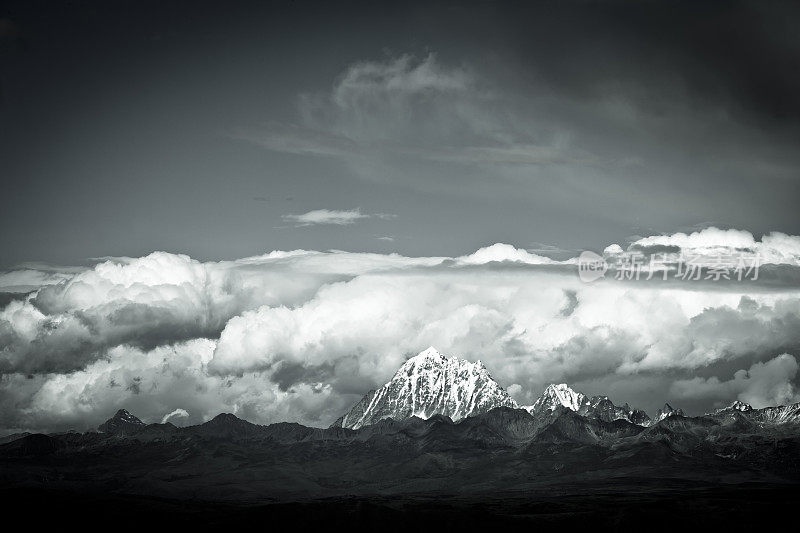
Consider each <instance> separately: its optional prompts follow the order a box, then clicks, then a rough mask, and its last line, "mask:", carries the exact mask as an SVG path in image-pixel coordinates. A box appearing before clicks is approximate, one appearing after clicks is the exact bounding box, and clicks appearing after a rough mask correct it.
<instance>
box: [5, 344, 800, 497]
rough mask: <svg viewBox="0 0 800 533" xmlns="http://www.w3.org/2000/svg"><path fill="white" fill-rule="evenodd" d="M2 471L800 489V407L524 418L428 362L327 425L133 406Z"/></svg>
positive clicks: (367, 485)
mask: <svg viewBox="0 0 800 533" xmlns="http://www.w3.org/2000/svg"><path fill="white" fill-rule="evenodd" d="M0 472H2V476H0V488H14V487H21V486H25V487H30V486H46V487H48V488H50V489H52V488H67V489H71V490H93V491H102V492H108V493H114V494H139V495H148V496H161V497H179V498H193V499H199V500H204V499H210V500H217V501H219V500H225V501H228V500H235V501H254V500H259V501H260V500H261V499H264V498H267V499H270V498H272V499H297V498H308V497H315V498H316V497H329V496H330V497H345V496H347V495H358V494H361V495H365V494H382V495H387V494H410V493H420V492H423V493H426V494H436V493H453V492H458V493H459V494H462V493H463V494H490V493H491V494H494V493H497V492H498V491H502V492H504V493H506V492H520V491H522V492H526V491H531V490H544V487H551V488H552V487H553V486H557V485H558V486H561V485H564V484H572V485H575V484H586V483H594V484H597V483H600V482H601V481H600V480H605V481H602V482H603V483H606V482H608V480H612V479H613V480H631V479H635V480H638V481H636V483H637V486H639V485H640V484H641V483H645V482H647V483H655V484H663V483H664V481H663V480H664V479H680V480H690V481H692V482H701V481H702V482H704V483H706V482H714V483H719V482H720V480H723V479H724V480H725V482H726V483H728V482H735V483H744V482H754V481H757V482H764V481H765V480H769V481H771V482H780V483H797V482H798V481H800V403H798V404H793V405H787V406H778V407H766V408H763V409H756V408H753V407H752V406H750V405H747V404H745V403H742V402H739V401H736V402H733V403H732V404H731V405H730V406H728V407H726V408H723V409H718V410H716V411H714V412H711V413H707V414H705V415H702V416H694V417H692V416H686V414H685V413H684V412H683V411H681V410H680V409H674V408H672V407H671V406H669V405H665V406H664V407H663V408H662V409H661V410H660V411H659V412H658V414H657V415H656V416H655V417H653V418H650V417H648V415H647V414H646V413H644V412H643V411H641V410H639V409H635V408H632V407H630V406H628V405H627V404H624V405H621V406H617V405H615V404H614V403H613V402H611V400H610V399H609V398H607V397H605V396H593V397H587V396H586V395H584V394H582V393H580V392H576V391H574V390H572V389H571V388H570V387H569V386H567V385H566V384H554V385H550V386H548V387H547V388H546V389H545V390H544V392H543V393H542V395H541V396H540V397H539V398H538V399H537V400H536V401H535V402H534V403H533V404H532V405H529V406H520V405H517V403H516V402H515V401H514V399H513V398H511V397H510V396H509V394H508V393H507V392H506V391H505V390H504V389H503V388H502V387H501V386H500V385H499V384H497V383H496V382H495V381H494V380H493V379H492V378H491V376H490V374H489V372H488V371H487V369H486V368H485V367H484V365H483V364H481V363H480V362H476V363H470V362H467V361H463V360H460V359H458V358H454V357H446V356H443V355H442V354H440V353H438V352H436V351H435V350H432V349H429V350H426V351H424V352H422V353H421V354H419V355H418V356H416V357H413V358H411V359H409V360H408V361H406V363H404V364H403V365H402V366H401V367H400V369H399V370H398V371H397V372H396V373H395V375H394V376H393V377H392V379H391V380H390V381H389V382H388V383H386V384H385V385H384V386H383V387H381V388H379V389H377V390H376V391H372V392H370V393H368V394H367V395H366V396H365V397H364V398H363V399H362V400H360V401H359V402H357V403H356V405H355V406H354V407H353V408H352V409H351V410H350V411H349V412H347V413H346V414H344V415H343V416H342V417H341V418H340V419H339V420H338V421H337V422H336V423H334V424H333V425H332V426H331V427H329V428H312V427H306V426H303V425H300V424H296V423H288V422H281V423H275V424H270V425H258V424H253V423H250V422H248V421H245V420H242V419H240V418H238V417H236V416H235V415H233V414H220V415H218V416H216V417H214V418H213V419H211V420H209V421H207V422H205V423H203V424H199V425H195V426H188V427H176V426H175V425H173V424H171V423H169V422H167V423H163V424H145V423H144V422H142V421H141V420H139V419H138V418H137V417H136V416H135V415H133V414H131V413H130V412H128V411H126V410H124V409H122V410H119V411H118V412H117V413H116V414H115V415H114V416H112V417H111V418H110V419H109V420H108V421H106V422H104V423H103V424H101V425H100V426H99V428H98V431H95V432H87V433H77V432H68V433H58V434H48V435H45V434H19V435H15V436H8V437H5V438H3V439H2V440H0ZM642 480H645V481H642ZM647 480H649V481H647ZM659 486H660V485H659ZM548 490H549V489H548Z"/></svg>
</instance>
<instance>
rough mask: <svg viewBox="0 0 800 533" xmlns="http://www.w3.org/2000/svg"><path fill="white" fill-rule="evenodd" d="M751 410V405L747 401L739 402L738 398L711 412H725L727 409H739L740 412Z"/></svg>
mask: <svg viewBox="0 0 800 533" xmlns="http://www.w3.org/2000/svg"><path fill="white" fill-rule="evenodd" d="M752 410H753V407H752V406H751V405H750V404H749V403H744V402H740V401H739V400H736V401H735V402H733V403H732V404H730V405H729V406H727V407H722V408H720V409H717V410H716V411H714V412H713V413H712V414H720V413H725V412H728V411H739V412H741V413H749V412H750V411H752Z"/></svg>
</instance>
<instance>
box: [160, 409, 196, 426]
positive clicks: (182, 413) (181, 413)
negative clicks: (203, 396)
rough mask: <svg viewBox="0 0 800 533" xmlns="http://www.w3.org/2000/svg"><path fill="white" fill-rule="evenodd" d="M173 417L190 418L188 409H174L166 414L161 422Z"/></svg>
mask: <svg viewBox="0 0 800 533" xmlns="http://www.w3.org/2000/svg"><path fill="white" fill-rule="evenodd" d="M171 418H189V413H188V412H187V411H186V409H181V408H178V409H175V410H174V411H172V412H170V413H167V414H166V415H164V418H162V419H161V423H162V424H166V423H167V422H169V420H170V419H171Z"/></svg>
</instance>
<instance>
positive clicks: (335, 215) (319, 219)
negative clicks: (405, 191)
mask: <svg viewBox="0 0 800 533" xmlns="http://www.w3.org/2000/svg"><path fill="white" fill-rule="evenodd" d="M282 218H283V219H284V220H286V221H288V222H294V223H296V224H297V227H304V226H315V225H335V226H349V225H350V224H355V223H356V222H358V221H359V220H364V219H367V218H381V219H388V218H394V215H390V214H386V213H374V214H366V213H362V212H361V209H350V210H344V211H336V210H332V209H315V210H313V211H309V212H307V213H303V214H302V215H283V217H282Z"/></svg>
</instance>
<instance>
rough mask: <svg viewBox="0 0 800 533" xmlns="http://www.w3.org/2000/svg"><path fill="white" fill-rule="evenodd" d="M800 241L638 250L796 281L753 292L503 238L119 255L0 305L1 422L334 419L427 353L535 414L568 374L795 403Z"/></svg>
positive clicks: (716, 239) (778, 237) (640, 390)
mask: <svg viewBox="0 0 800 533" xmlns="http://www.w3.org/2000/svg"><path fill="white" fill-rule="evenodd" d="M798 243H800V238H799V237H796V236H789V235H783V234H778V233H772V234H769V235H767V236H765V237H764V238H762V239H761V240H755V239H754V238H753V236H752V235H750V234H749V233H747V232H735V231H733V232H732V231H725V232H723V231H721V230H717V229H716V228H710V229H707V230H704V231H703V232H699V233H698V234H696V236H695V234H692V235H688V236H687V235H683V234H676V235H671V236H656V237H650V238H642V239H639V240H637V241H634V243H632V245H637V246H656V245H658V246H673V247H678V248H680V249H681V250H683V249H686V248H692V249H710V248H713V249H714V253H717V252H718V251H719V248H720V247H726V250H727V251H729V252H731V253H733V252H735V251H736V250H737V249H740V248H748V249H750V248H756V249H760V250H762V251H765V256H766V257H767V262H766V267H769V266H772V267H775V268H777V267H780V268H781V269H783V270H782V271H789V272H792V273H794V274H792V275H782V276H779V277H773V278H770V279H768V278H767V277H764V278H763V279H762V280H759V281H758V282H752V283H737V282H734V281H728V282H725V281H720V282H713V281H703V282H700V283H689V282H683V281H681V280H679V279H677V280H669V281H661V280H653V281H651V282H646V283H645V282H632V281H619V280H615V279H613V278H611V279H608V278H606V279H602V280H599V281H597V282H594V283H583V282H581V281H580V279H579V277H578V275H577V270H576V266H575V261H574V260H567V261H554V260H552V259H549V258H546V257H542V256H538V255H536V254H535V253H532V252H529V251H527V250H524V249H520V248H516V247H514V246H511V245H508V244H494V245H492V246H488V247H486V248H482V249H480V250H477V251H476V252H474V253H472V254H469V255H465V256H460V257H405V256H401V255H398V254H369V253H349V252H342V251H331V252H316V251H306V250H294V251H275V252H271V253H268V254H264V255H261V256H255V257H248V258H243V259H238V260H235V261H220V262H200V261H197V260H195V259H192V258H190V257H188V256H185V255H180V254H170V253H165V252H155V253H152V254H149V255H147V256H144V257H139V258H113V259H108V260H104V261H102V262H99V263H97V264H95V265H94V266H92V267H90V268H87V269H74V270H65V271H64V272H61V273H60V274H59V275H58V277H59V278H60V279H56V280H51V279H50V278H46V279H45V278H41V285H39V286H38V287H36V288H35V289H34V290H33V291H32V292H30V293H16V296H14V297H13V299H12V301H10V302H9V303H7V304H6V305H5V306H4V307H2V308H0V428H2V430H3V431H4V432H9V431H13V430H16V429H23V428H24V429H38V430H53V429H68V428H77V429H85V428H87V427H91V426H94V425H96V424H97V423H99V422H101V421H102V420H104V419H105V418H107V417H108V416H110V414H113V412H114V411H115V410H116V409H118V408H122V407H124V408H127V409H129V410H131V411H132V412H134V413H135V414H136V415H137V416H139V417H140V418H142V419H143V420H145V421H147V422H156V421H160V420H163V419H166V420H169V421H171V422H173V423H176V424H190V423H198V422H202V421H204V420H207V419H209V418H210V417H213V416H214V415H216V414H218V413H219V412H223V411H228V412H234V413H236V414H237V415H239V416H242V417H244V418H247V419H249V420H252V421H254V422H260V423H268V422H276V421H281V420H290V421H297V422H301V423H305V424H310V425H316V426H324V425H327V424H329V423H330V422H332V421H333V420H334V419H335V418H337V417H338V416H339V415H340V414H341V413H342V412H343V411H344V410H346V409H347V408H348V407H349V406H350V405H351V404H352V403H353V402H354V401H355V400H356V399H357V398H358V397H359V396H360V395H361V394H363V393H364V392H366V391H367V390H368V389H370V388H374V387H376V386H379V385H381V384H382V383H384V382H385V381H386V380H387V379H388V378H389V377H390V376H391V375H392V374H393V373H394V371H395V370H396V368H397V367H398V366H399V365H400V364H402V362H403V361H404V360H405V359H406V358H408V357H409V356H411V355H414V354H416V353H417V352H419V351H420V350H422V349H424V348H426V347H428V346H431V345H433V346H436V347H437V348H438V349H439V350H440V351H442V352H444V353H448V354H454V355H459V356H461V357H465V358H467V359H470V360H477V359H481V360H482V361H483V362H484V363H485V364H486V365H487V367H488V368H489V369H490V370H491V372H492V374H493V376H494V377H495V378H496V379H497V380H498V382H499V383H500V384H501V385H504V386H506V387H507V388H508V389H509V390H510V391H513V394H514V396H515V397H516V399H517V400H518V401H520V402H521V403H530V402H531V401H532V400H533V399H534V398H535V397H536V396H537V395H538V394H539V393H540V392H541V390H542V388H543V387H544V386H546V385H547V384H548V383H551V382H562V381H566V382H569V383H571V384H573V385H575V386H576V387H578V388H580V389H581V390H584V391H586V392H587V393H591V394H598V393H602V394H609V395H610V396H611V397H612V399H614V400H619V401H629V402H631V403H633V404H637V405H640V406H642V407H644V408H645V409H649V410H651V411H653V410H654V409H655V408H657V407H658V404H659V403H660V402H663V401H670V402H672V403H674V404H678V405H679V406H681V407H684V408H685V409H687V410H688V411H689V412H694V413H698V412H702V411H704V410H709V409H712V408H714V407H716V406H719V405H721V404H723V403H725V402H727V401H730V400H732V399H736V398H738V399H741V400H744V401H748V402H749V403H752V404H753V405H754V406H764V405H767V404H770V403H783V402H790V401H797V400H798V399H800V398H798V393H797V390H798V389H797V377H798V376H797V361H796V358H795V356H796V355H797V354H798V350H800V286H798V284H797V283H796V281H794V280H796V279H797V276H796V271H797V270H798V269H800V267H799V266H797V263H796V257H797V255H796V254H797V246H798ZM620 250H622V248H621V247H620ZM767 252H768V253H767ZM770 261H773V262H774V264H773V263H770ZM19 275H20V274H15V273H14V272H9V273H5V274H3V275H2V276H0V279H12V280H15V279H18V277H19ZM25 276H26V279H30V280H36V279H40V278H37V276H35V275H34V276H31V275H27V274H25ZM51 281H52V282H51ZM165 413H167V415H165ZM165 417H166V418H165Z"/></svg>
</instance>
